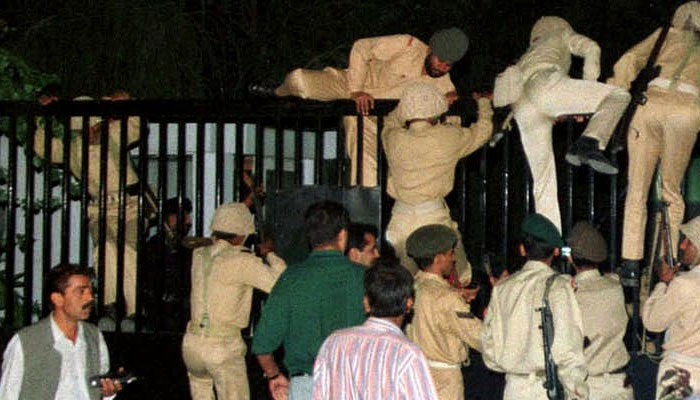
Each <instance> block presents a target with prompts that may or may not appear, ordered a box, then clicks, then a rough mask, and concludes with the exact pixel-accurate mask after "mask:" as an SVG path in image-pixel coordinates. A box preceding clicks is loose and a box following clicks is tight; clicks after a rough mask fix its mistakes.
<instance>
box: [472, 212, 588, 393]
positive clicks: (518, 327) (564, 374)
mask: <svg viewBox="0 0 700 400" xmlns="http://www.w3.org/2000/svg"><path fill="white" fill-rule="evenodd" d="M521 233H522V242H521V244H520V245H519V248H518V249H519V252H520V254H521V255H522V256H523V257H526V259H527V261H526V262H525V265H524V266H523V267H522V269H521V270H520V271H518V272H516V273H514V274H512V275H511V276H510V277H508V278H506V279H505V280H503V281H502V282H500V283H498V284H497V285H496V286H494V288H493V293H492V295H491V302H490V303H489V306H488V310H487V313H486V318H485V320H484V327H483V330H482V335H481V340H482V342H483V348H484V351H483V357H484V363H485V364H486V366H487V367H489V368H490V369H492V370H494V371H499V372H505V373H506V387H505V391H504V394H503V398H504V400H511V399H513V400H514V399H518V400H523V399H525V400H528V399H533V400H535V399H537V400H542V399H546V398H547V393H546V391H545V388H544V386H543V383H544V381H545V364H544V357H543V355H544V345H543V340H542V330H541V329H540V326H541V325H542V322H541V314H540V313H539V312H538V311H536V309H537V308H539V307H542V305H543V296H544V293H545V286H546V285H547V281H548V280H549V278H550V277H551V276H553V275H554V274H556V271H555V270H553V269H552V261H553V260H554V259H555V257H558V256H559V252H560V249H561V247H562V246H563V245H564V242H563V240H562V238H561V235H560V234H559V230H558V229H557V227H556V226H555V225H554V224H553V223H552V222H551V221H550V220H548V219H547V218H546V217H544V216H542V215H540V214H531V215H529V216H527V217H526V218H525V221H524V222H523V225H522V228H521ZM549 304H550V306H551V311H552V318H553V325H554V340H553V343H552V347H551V355H552V359H553V360H554V362H555V363H556V365H557V366H558V377H559V381H560V382H561V384H562V386H563V388H564V391H565V395H566V398H567V399H588V386H587V384H586V376H587V375H588V371H587V369H586V359H585V357H584V355H583V319H582V317H581V310H580V309H579V306H578V303H577V301H576V298H575V296H574V290H573V288H572V286H571V283H570V277H568V276H565V275H560V276H556V278H554V279H553V281H551V286H550V290H549Z"/></svg>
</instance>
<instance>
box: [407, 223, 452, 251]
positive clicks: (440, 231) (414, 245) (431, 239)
mask: <svg viewBox="0 0 700 400" xmlns="http://www.w3.org/2000/svg"><path fill="white" fill-rule="evenodd" d="M456 243H457V234H456V233H455V231H454V230H452V229H451V228H448V227H447V226H445V225H438V224H433V225H426V226H422V227H420V228H418V229H416V230H415V231H414V232H413V233H411V235H410V236H409V237H408V239H407V240H406V253H408V256H409V257H412V258H433V257H435V255H437V254H441V253H444V252H446V251H447V250H449V249H451V248H452V247H454V245H455V244H456Z"/></svg>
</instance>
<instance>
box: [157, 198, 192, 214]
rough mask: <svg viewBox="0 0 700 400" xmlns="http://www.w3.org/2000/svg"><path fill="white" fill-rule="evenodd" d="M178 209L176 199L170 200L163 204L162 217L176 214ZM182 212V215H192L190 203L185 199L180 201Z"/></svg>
mask: <svg viewBox="0 0 700 400" xmlns="http://www.w3.org/2000/svg"><path fill="white" fill-rule="evenodd" d="M179 209H180V207H179V202H178V198H177V197H173V198H170V199H168V200H166V201H165V203H163V215H164V216H166V217H167V216H168V215H171V214H177V213H178V211H179ZM182 212H183V213H184V214H191V213H192V201H191V200H190V199H188V198H186V197H184V198H183V199H182Z"/></svg>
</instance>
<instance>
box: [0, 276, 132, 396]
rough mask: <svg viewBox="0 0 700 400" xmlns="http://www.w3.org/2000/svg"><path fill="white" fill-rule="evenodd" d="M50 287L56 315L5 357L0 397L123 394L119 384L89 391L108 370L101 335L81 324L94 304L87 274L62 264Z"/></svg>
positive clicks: (27, 331) (25, 333)
mask: <svg viewBox="0 0 700 400" xmlns="http://www.w3.org/2000/svg"><path fill="white" fill-rule="evenodd" d="M46 284H47V286H46V287H47V288H48V297H49V300H50V301H51V305H52V307H53V311H52V312H51V314H50V315H49V316H48V317H46V318H44V319H42V320H40V321H39V322H37V323H36V324H34V325H31V326H29V327H26V328H24V329H22V330H20V331H19V332H18V333H17V334H15V335H14V336H13V337H12V339H11V340H10V343H9V344H8V345H7V348H6V349H5V355H4V357H3V363H2V379H1V380H0V398H2V399H5V400H16V399H66V400H67V399H71V400H88V399H90V400H95V399H100V398H108V399H111V398H113V397H114V395H115V394H116V393H117V392H119V391H120V390H121V389H122V386H121V384H120V383H119V382H117V381H115V380H112V379H102V380H101V386H98V387H90V386H88V381H89V379H90V377H92V376H95V375H104V374H106V373H107V372H108V371H109V352H108V351H107V345H106V344H105V341H104V338H103V337H102V333H100V331H99V330H97V328H96V327H95V326H94V325H92V324H89V323H86V322H83V321H84V320H86V319H87V318H88V317H89V316H90V312H91V311H92V306H93V303H94V298H93V295H92V284H91V282H90V272H89V270H88V269H87V268H85V267H82V266H79V265H74V264H61V265H59V266H57V267H55V268H53V269H52V270H51V271H50V272H49V275H48V278H47V279H46Z"/></svg>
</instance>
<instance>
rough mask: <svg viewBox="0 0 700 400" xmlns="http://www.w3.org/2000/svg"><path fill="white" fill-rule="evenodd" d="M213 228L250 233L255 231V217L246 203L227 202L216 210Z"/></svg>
mask: <svg viewBox="0 0 700 400" xmlns="http://www.w3.org/2000/svg"><path fill="white" fill-rule="evenodd" d="M211 230H212V231H214V232H223V233H233V234H236V235H250V234H252V233H254V232H255V219H254V217H253V214H251V213H250V210H248V207H247V206H246V205H245V204H243V203H226V204H222V205H220V206H219V207H218V208H217V209H216V211H214V218H212V221H211Z"/></svg>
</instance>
